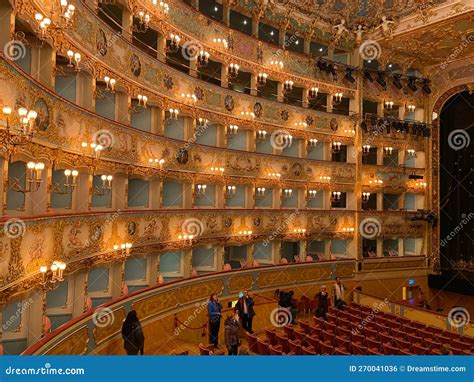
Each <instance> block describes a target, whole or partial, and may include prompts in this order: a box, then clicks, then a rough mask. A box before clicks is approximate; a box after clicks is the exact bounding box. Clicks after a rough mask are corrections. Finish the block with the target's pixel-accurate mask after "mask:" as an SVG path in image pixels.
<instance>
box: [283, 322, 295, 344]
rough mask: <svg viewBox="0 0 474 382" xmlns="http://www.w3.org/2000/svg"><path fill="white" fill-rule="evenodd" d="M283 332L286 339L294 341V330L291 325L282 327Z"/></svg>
mask: <svg viewBox="0 0 474 382" xmlns="http://www.w3.org/2000/svg"><path fill="white" fill-rule="evenodd" d="M283 331H284V332H285V335H286V337H288V339H290V340H294V339H295V328H294V327H293V326H291V325H287V326H284V327H283Z"/></svg>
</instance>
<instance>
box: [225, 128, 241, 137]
mask: <svg viewBox="0 0 474 382" xmlns="http://www.w3.org/2000/svg"><path fill="white" fill-rule="evenodd" d="M237 131H239V126H237V125H229V127H228V128H227V136H229V137H231V136H233V135H236V134H237Z"/></svg>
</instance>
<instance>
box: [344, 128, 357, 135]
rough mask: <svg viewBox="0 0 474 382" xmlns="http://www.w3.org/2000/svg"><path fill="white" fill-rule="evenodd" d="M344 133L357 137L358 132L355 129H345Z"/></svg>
mask: <svg viewBox="0 0 474 382" xmlns="http://www.w3.org/2000/svg"><path fill="white" fill-rule="evenodd" d="M344 133H346V134H350V135H355V133H356V131H355V130H354V129H345V130H344Z"/></svg>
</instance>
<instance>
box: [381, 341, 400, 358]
mask: <svg viewBox="0 0 474 382" xmlns="http://www.w3.org/2000/svg"><path fill="white" fill-rule="evenodd" d="M382 349H383V354H385V355H397V354H399V350H398V349H397V348H396V347H394V346H392V345H389V344H386V343H382Z"/></svg>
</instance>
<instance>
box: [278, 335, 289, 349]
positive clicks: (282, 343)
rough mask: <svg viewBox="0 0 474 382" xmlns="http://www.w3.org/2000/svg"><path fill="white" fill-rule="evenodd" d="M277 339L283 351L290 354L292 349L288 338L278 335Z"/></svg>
mask: <svg viewBox="0 0 474 382" xmlns="http://www.w3.org/2000/svg"><path fill="white" fill-rule="evenodd" d="M276 339H277V344H278V345H280V346H281V348H282V351H283V352H284V353H289V352H290V347H289V345H288V338H287V337H285V336H283V335H281V334H279V333H277V334H276Z"/></svg>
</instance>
